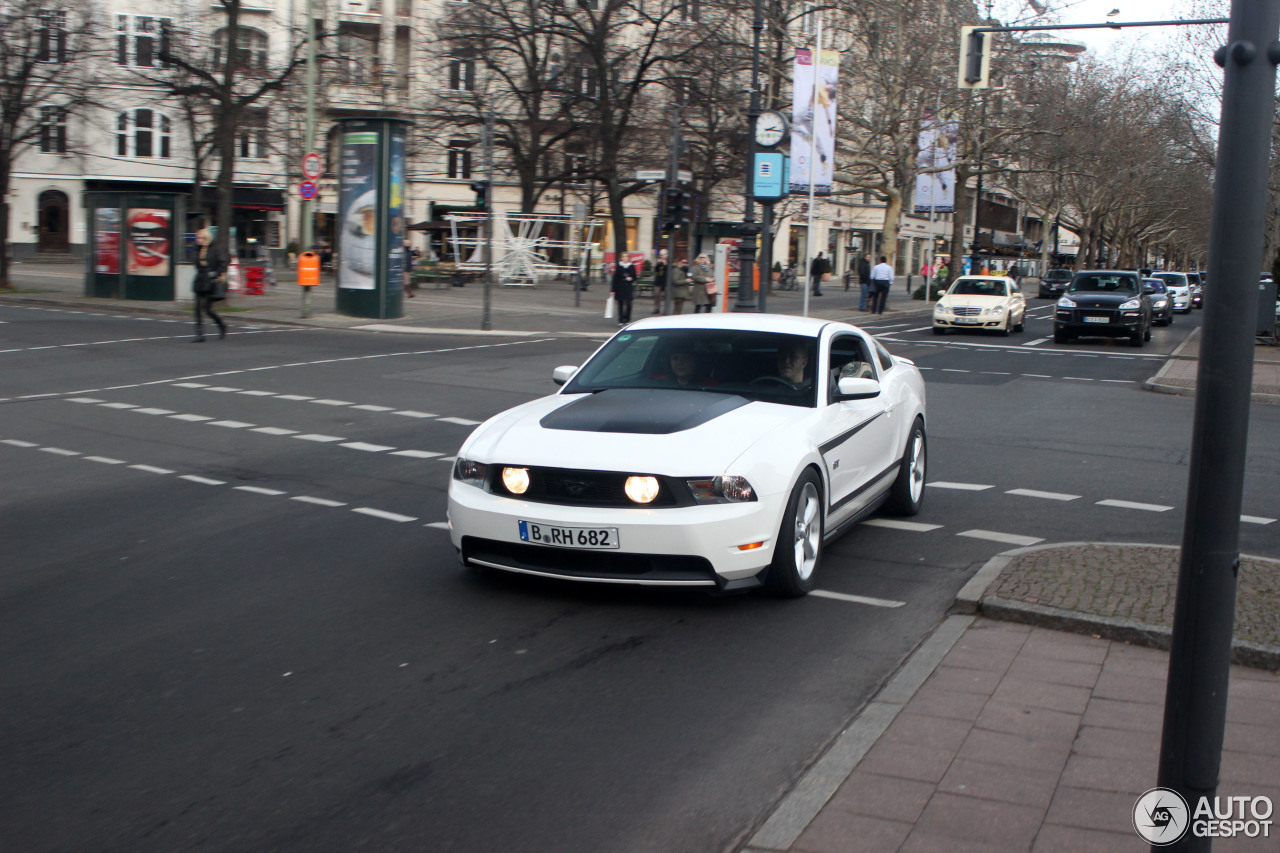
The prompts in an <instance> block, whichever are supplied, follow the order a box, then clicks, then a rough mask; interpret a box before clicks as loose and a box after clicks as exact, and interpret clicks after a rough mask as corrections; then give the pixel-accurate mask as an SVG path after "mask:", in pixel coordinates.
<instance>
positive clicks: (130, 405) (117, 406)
mask: <svg viewBox="0 0 1280 853" xmlns="http://www.w3.org/2000/svg"><path fill="white" fill-rule="evenodd" d="M102 408H104V409H136V408H138V407H137V406H135V405H134V404H133V403H103V404H102Z"/></svg>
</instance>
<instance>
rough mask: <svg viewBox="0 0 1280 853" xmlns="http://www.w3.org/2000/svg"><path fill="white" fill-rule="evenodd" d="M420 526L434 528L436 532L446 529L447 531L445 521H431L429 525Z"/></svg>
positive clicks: (447, 526) (447, 523)
mask: <svg viewBox="0 0 1280 853" xmlns="http://www.w3.org/2000/svg"><path fill="white" fill-rule="evenodd" d="M422 526H423V527H433V528H435V529H436V530H448V529H449V522H447V521H433V522H431V523H430V524H424V525H422Z"/></svg>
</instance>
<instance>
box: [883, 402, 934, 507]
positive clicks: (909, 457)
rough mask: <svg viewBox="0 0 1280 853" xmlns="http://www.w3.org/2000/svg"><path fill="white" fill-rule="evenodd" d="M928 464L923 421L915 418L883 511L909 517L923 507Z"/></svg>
mask: <svg viewBox="0 0 1280 853" xmlns="http://www.w3.org/2000/svg"><path fill="white" fill-rule="evenodd" d="M927 462H928V442H927V441H926V440H925V434H924V421H922V420H920V418H916V422H915V423H914V424H912V425H911V434H910V435H908V436H907V446H906V448H905V449H904V450H903V451H902V463H901V465H900V466H899V468H898V477H897V479H895V480H894V481H893V486H892V487H891V488H890V489H889V499H888V500H887V501H885V505H884V507H885V511H886V512H888V513H889V514H891V515H901V516H911V515H915V514H916V513H918V512H920V507H921V506H923V505H924V478H925V474H926V469H927Z"/></svg>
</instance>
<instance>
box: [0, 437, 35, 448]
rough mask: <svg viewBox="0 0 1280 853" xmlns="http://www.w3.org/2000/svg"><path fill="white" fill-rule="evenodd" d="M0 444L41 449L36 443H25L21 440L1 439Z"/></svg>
mask: <svg viewBox="0 0 1280 853" xmlns="http://www.w3.org/2000/svg"><path fill="white" fill-rule="evenodd" d="M0 444H8V445H10V446H12V447H39V446H40V445H38V444H36V443H35V442H34V441H23V440H22V439H20V438H0Z"/></svg>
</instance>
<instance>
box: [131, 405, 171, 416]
mask: <svg viewBox="0 0 1280 853" xmlns="http://www.w3.org/2000/svg"><path fill="white" fill-rule="evenodd" d="M134 411H135V412H137V413H138V414H140V415H172V414H173V413H174V412H173V409H154V408H151V407H150V406H148V407H147V408H145V409H134Z"/></svg>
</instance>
